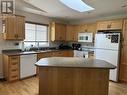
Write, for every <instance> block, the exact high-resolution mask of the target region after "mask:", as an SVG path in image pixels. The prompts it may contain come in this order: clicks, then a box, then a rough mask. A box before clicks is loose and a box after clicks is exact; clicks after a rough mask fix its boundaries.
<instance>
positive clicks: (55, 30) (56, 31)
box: [50, 22, 66, 41]
mask: <svg viewBox="0 0 127 95" xmlns="http://www.w3.org/2000/svg"><path fill="white" fill-rule="evenodd" d="M50 29H51V41H64V40H65V36H66V25H65V24H60V23H55V22H52V23H51V28H50Z"/></svg>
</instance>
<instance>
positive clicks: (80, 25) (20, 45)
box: [0, 0, 127, 95]
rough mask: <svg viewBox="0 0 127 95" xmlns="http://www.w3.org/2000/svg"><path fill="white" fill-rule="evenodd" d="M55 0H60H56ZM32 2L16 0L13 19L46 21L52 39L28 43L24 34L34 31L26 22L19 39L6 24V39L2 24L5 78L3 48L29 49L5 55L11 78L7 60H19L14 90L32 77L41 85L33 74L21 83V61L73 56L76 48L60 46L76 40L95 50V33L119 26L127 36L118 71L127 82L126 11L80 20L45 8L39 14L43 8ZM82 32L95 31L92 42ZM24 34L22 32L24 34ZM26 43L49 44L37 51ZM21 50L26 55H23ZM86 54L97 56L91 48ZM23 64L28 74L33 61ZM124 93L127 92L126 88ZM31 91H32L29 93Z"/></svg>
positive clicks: (37, 22)
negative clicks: (81, 36)
mask: <svg viewBox="0 0 127 95" xmlns="http://www.w3.org/2000/svg"><path fill="white" fill-rule="evenodd" d="M55 1H57V0H55ZM84 1H85V0H84ZM104 1H105V0H104ZM40 2H41V1H40ZM45 2H47V3H48V4H51V5H52V3H53V2H51V1H45ZM49 2H51V3H49ZM105 2H106V1H105ZM109 2H110V1H107V3H108V4H109ZM34 3H35V2H34ZM97 3H99V2H97ZM112 3H113V2H112ZM22 4H23V6H24V7H23V6H22ZM30 4H33V2H29V1H28V2H27V1H25V2H23V0H16V14H17V15H15V16H13V19H14V18H16V19H18V18H19V20H18V22H20V23H19V25H21V23H24V25H25V21H27V22H26V24H28V26H31V25H34V26H35V27H41V25H42V24H43V25H42V26H43V27H45V29H46V30H49V31H50V30H51V31H50V32H49V34H48V36H49V37H47V38H48V40H49V43H48V44H47V38H45V37H43V39H41V41H42V44H41V41H40V39H38V40H39V41H40V43H32V45H31V44H30V45H29V44H27V42H28V41H29V39H25V41H23V40H24V37H26V35H27V37H28V38H32V37H33V35H32V36H29V33H28V34H27V33H26V31H29V30H30V28H29V27H28V28H26V27H23V26H22V28H21V27H20V26H19V27H20V28H18V29H17V30H16V31H22V30H25V33H24V34H25V36H23V35H24V34H23V32H22V33H21V32H20V34H19V35H18V36H19V37H18V38H19V39H17V35H16V36H15V35H14V36H15V37H16V38H15V39H13V37H12V38H11V36H8V35H7V33H9V32H8V31H9V27H8V28H7V27H5V30H8V31H7V32H6V33H5V35H4V39H3V33H4V32H3V29H2V28H0V30H1V34H0V45H1V46H0V47H1V48H0V49H1V60H0V61H1V62H0V67H1V68H0V75H1V76H0V77H1V78H4V75H3V74H4V73H3V71H4V68H2V67H3V65H5V64H3V63H4V60H3V61H2V51H3V50H12V49H13V50H17V49H18V50H19V49H21V50H23V51H24V50H25V52H22V51H20V50H19V51H18V53H17V51H13V52H12V51H11V52H10V51H9V52H8V51H4V54H6V55H5V60H6V63H7V64H6V66H4V67H5V69H6V71H7V70H8V71H7V73H6V74H5V75H6V80H8V81H9V78H10V76H11V74H9V73H11V72H9V70H10V69H11V67H10V66H9V65H10V63H9V64H8V62H7V61H9V62H10V60H11V59H12V64H13V63H14V64H16V63H17V64H18V65H17V66H16V65H15V67H14V69H13V70H12V71H14V72H15V71H17V73H16V74H17V75H14V76H13V77H12V79H10V81H11V80H18V81H17V82H16V81H14V82H12V83H14V84H10V83H8V85H7V86H10V89H12V90H13V89H15V88H16V87H17V86H16V85H17V84H18V83H19V84H21V85H22V81H23V82H28V85H29V83H30V81H33V82H35V83H33V84H31V85H35V87H36V90H37V89H38V87H37V84H36V82H38V80H37V78H36V77H33V78H32V79H30V78H26V79H24V78H25V77H23V80H21V83H20V80H19V78H20V76H19V75H20V74H19V73H21V72H22V71H20V70H21V69H20V70H19V65H21V64H20V63H24V60H27V62H30V61H29V59H33V60H34V61H33V60H32V62H33V64H34V63H35V60H39V59H41V58H45V57H52V56H53V57H72V56H74V54H73V53H74V52H73V50H72V49H71V48H70V47H67V48H69V49H66V46H65V49H64V50H59V49H58V47H59V46H60V45H61V44H63V45H67V46H72V44H73V43H74V44H77V43H78V44H81V45H82V48H78V49H80V50H81V49H82V50H85V51H93V50H95V48H96V47H94V46H95V44H96V43H95V42H96V38H95V37H96V36H95V34H96V33H97V32H98V31H99V32H100V31H102V30H119V31H121V33H122V35H123V38H122V36H121V40H122V43H121V57H120V63H119V65H120V68H119V69H120V70H119V75H118V76H119V77H118V79H119V82H124V83H126V81H127V76H126V73H127V71H126V69H127V66H126V54H127V53H126V29H127V27H126V26H127V24H126V22H127V20H126V17H127V15H126V14H122V13H118V14H115V13H114V14H112V15H108V16H107V17H103V16H102V17H98V18H95V19H93V17H91V18H90V19H89V20H88V19H86V20H85V19H83V20H84V21H83V20H81V19H80V20H73V16H72V15H71V14H70V15H71V16H72V18H69V17H66V16H65V18H64V17H63V18H62V19H60V18H58V19H56V18H53V16H52V17H51V16H44V15H49V14H46V13H45V12H44V13H43V12H42V15H37V14H40V13H41V12H40V11H35V10H34V9H33V6H32V8H31V10H30V9H29V7H30ZM55 4H56V5H59V4H58V3H55ZM99 4H100V3H99ZM120 4H121V5H120ZM123 4H124V5H125V2H124V0H123V1H121V2H120V1H118V5H119V6H123ZM35 5H36V3H35ZM35 5H34V6H35ZM39 5H40V4H39ZM43 5H44V4H43ZM93 5H94V4H93ZM102 5H103V4H102ZM52 6H53V5H52ZM61 6H62V7H63V5H61ZM116 6H117V5H116ZM116 6H115V5H114V9H115V7H116ZM22 7H23V8H22ZM112 7H113V6H112ZM34 8H35V7H34ZM45 8H46V7H44V9H45ZM53 8H54V9H52V8H51V9H50V8H49V9H50V10H57V8H56V7H55V6H53ZM55 8H56V9H55ZM64 8H65V9H66V7H65V6H64ZM35 9H36V10H37V8H35ZM49 9H45V10H49ZM120 9H121V8H120ZM120 9H119V10H120ZM67 10H69V8H67ZM107 10H108V9H107ZM122 10H123V11H124V13H126V6H125V7H124V8H123V9H121V10H120V11H122ZM70 11H72V13H76V14H78V12H77V11H73V10H71V9H70V10H69V12H70ZM33 12H35V13H33ZM39 12H40V13H39ZM49 12H50V11H49ZM67 12H68V11H67ZM91 12H92V11H91ZM63 13H64V12H63ZM79 14H80V13H79ZM84 14H85V13H84ZM84 14H81V16H83V17H84ZM88 14H89V15H88V16H92V15H93V16H94V14H93V13H88ZM59 15H60V14H59ZM61 15H62V14H61ZM86 16H87V15H86ZM56 17H57V16H56ZM76 17H78V16H76ZM83 17H79V18H83ZM9 18H10V19H11V16H7V18H6V17H5V20H9ZM2 19H3V18H2ZM68 19H70V20H71V19H72V20H71V21H68ZM75 19H76V18H75ZM11 21H12V20H11ZM31 22H34V23H31ZM51 22H52V23H51ZM8 23H9V22H8ZM1 25H2V27H3V22H1ZM9 25H12V22H10V23H9ZM36 25H37V26H36ZM39 25H40V26H39ZM5 26H6V22H5ZM14 27H15V26H13V25H12V26H11V29H13V28H14ZM47 27H48V28H47ZM38 30H39V28H38ZM10 31H13V30H10ZM32 31H33V30H32ZM81 32H83V33H85V34H87V33H89V32H90V33H92V35H93V37H92V42H85V43H84V42H78V38H79V37H78V34H79V33H81ZM9 35H10V34H9ZM11 35H12V32H11ZM38 35H39V34H38ZM20 36H21V38H20ZM50 36H51V37H50ZM33 38H34V37H33ZM30 40H31V39H30ZM32 40H33V39H32ZM25 43H26V44H27V45H29V46H30V47H33V49H34V47H35V45H36V46H37V49H38V46H39V45H40V47H41V46H43V44H45V47H44V48H40V49H41V50H39V51H37V50H35V51H34V52H33V51H29V49H30V48H29V47H24V44H25ZM28 43H29V42H28ZM49 46H50V47H49ZM43 49H45V51H42V50H43ZM26 51H27V52H26ZM95 52H96V51H95ZM19 53H20V55H22V56H19ZM25 53H27V58H26V54H25ZM9 54H10V55H9ZM29 54H30V55H33V56H36V58H35V59H34V58H28V57H30V56H29ZM79 54H82V53H79ZM85 54H86V57H88V58H89V57H90V58H93V57H94V58H95V55H94V54H93V52H92V54H91V52H90V53H89V54H88V52H86V53H85ZM11 55H15V56H11ZM33 56H32V57H33ZM100 56H101V55H100ZM13 57H16V58H13ZM20 58H22V59H23V61H22V60H20ZM24 58H26V59H24ZM7 59H8V60H7ZM22 65H24V67H23V68H22V69H23V71H25V73H24V74H27V72H28V71H29V70H28V69H29V68H30V66H29V65H30V64H27V65H28V66H26V65H25V64H22ZM25 67H26V68H25ZM31 68H32V69H31V70H32V71H33V73H35V72H36V70H35V68H33V67H32V66H31ZM24 69H25V70H24ZM30 73H31V71H30ZM33 73H32V74H33ZM24 74H23V75H24ZM28 74H29V73H28ZM26 76H27V75H26ZM21 79H22V78H21ZM25 80H26V81H25ZM1 84H2V83H1ZM11 85H14V88H12V87H11ZM29 86H30V85H29ZM110 86H111V87H112V86H116V87H117V84H114V83H112V82H111V83H110ZM120 86H122V87H124V86H125V87H126V84H121V85H120ZM118 87H119V85H118ZM21 88H22V87H21ZM26 88H27V87H26ZM26 88H24V89H26ZM30 88H31V89H32V87H30ZM5 89H8V88H5ZM113 89H115V88H113ZM8 90H9V89H8ZM1 92H2V91H1ZM33 92H34V91H33ZM35 92H36V94H37V93H38V91H35ZM4 93H5V95H8V94H7V93H8V92H7V93H6V92H5V91H4V90H3V95H4ZM15 93H16V94H15V95H18V94H17V92H15ZM20 93H22V92H20ZM24 93H26V95H27V94H28V93H31V92H30V91H28V92H24ZM110 93H112V94H111V95H113V94H114V93H116V95H117V93H124V92H121V91H116V92H114V93H113V92H110ZM31 94H33V93H31ZM36 94H35V95H36ZM124 94H125V95H126V92H125V93H124ZM124 94H122V95H124ZM9 95H11V94H9ZM13 95H14V94H13ZM28 95H30V94H28ZM33 95H34V94H33Z"/></svg>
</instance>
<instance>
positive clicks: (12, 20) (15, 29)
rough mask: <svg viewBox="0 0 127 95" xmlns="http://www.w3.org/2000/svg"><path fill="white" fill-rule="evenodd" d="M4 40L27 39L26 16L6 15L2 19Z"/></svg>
mask: <svg viewBox="0 0 127 95" xmlns="http://www.w3.org/2000/svg"><path fill="white" fill-rule="evenodd" d="M2 25H3V39H4V40H23V39H25V17H24V16H17V15H5V16H3V19H2Z"/></svg>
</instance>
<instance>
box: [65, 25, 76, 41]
mask: <svg viewBox="0 0 127 95" xmlns="http://www.w3.org/2000/svg"><path fill="white" fill-rule="evenodd" d="M77 40H78V38H77V32H76V31H75V26H74V25H67V31H66V41H77Z"/></svg>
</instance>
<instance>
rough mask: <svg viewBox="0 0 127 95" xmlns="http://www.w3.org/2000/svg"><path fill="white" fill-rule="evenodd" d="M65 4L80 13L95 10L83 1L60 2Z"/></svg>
mask: <svg viewBox="0 0 127 95" xmlns="http://www.w3.org/2000/svg"><path fill="white" fill-rule="evenodd" d="M60 1H61V2H62V3H63V4H65V5H66V6H68V7H69V8H72V9H74V10H76V11H79V12H86V11H91V10H94V8H93V7H91V6H89V5H87V4H86V3H84V2H83V1H82V0H60Z"/></svg>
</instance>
